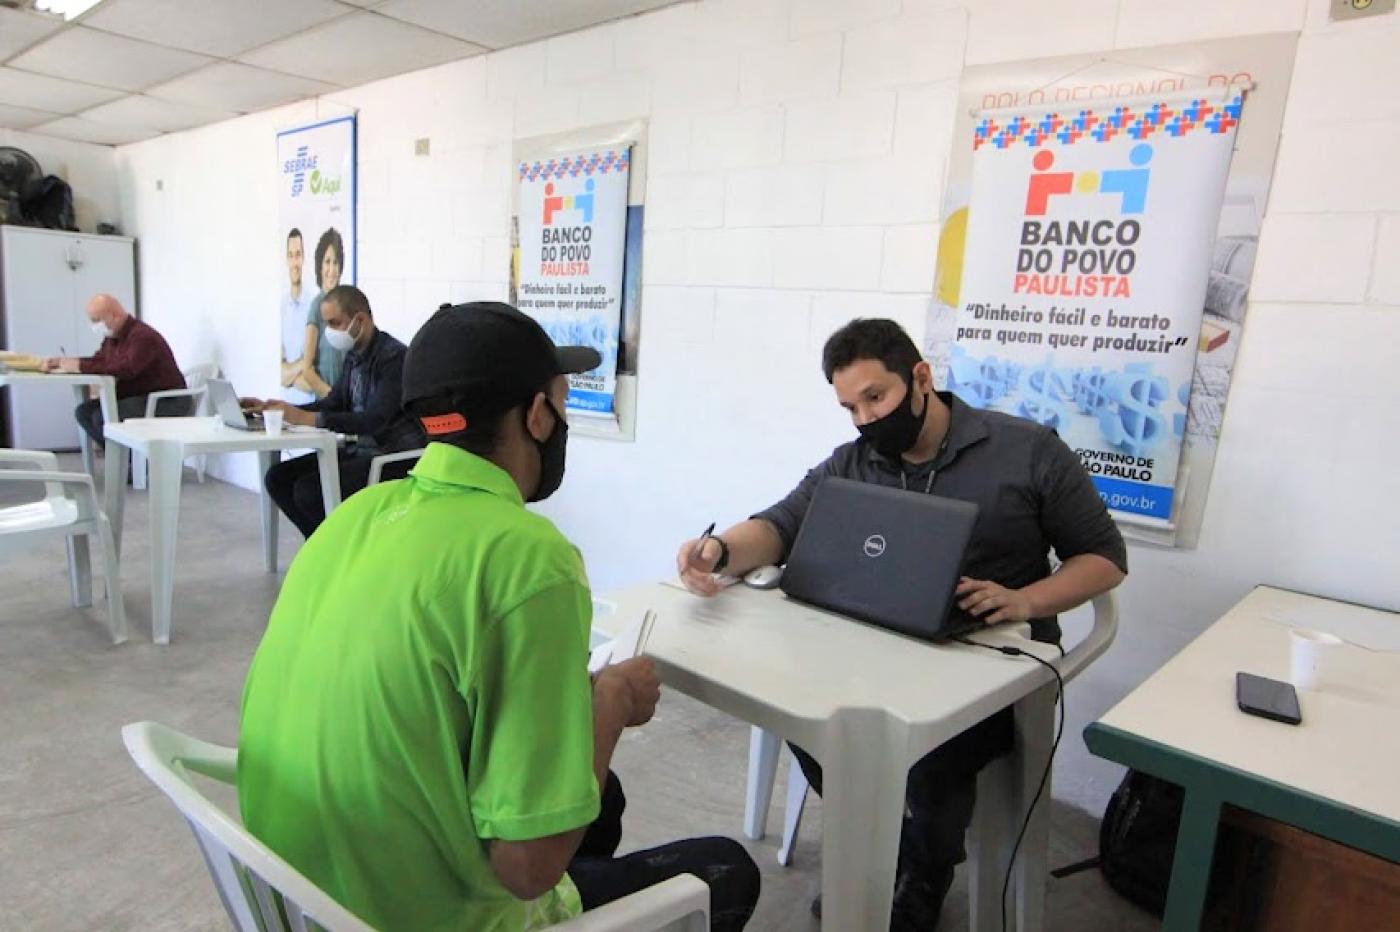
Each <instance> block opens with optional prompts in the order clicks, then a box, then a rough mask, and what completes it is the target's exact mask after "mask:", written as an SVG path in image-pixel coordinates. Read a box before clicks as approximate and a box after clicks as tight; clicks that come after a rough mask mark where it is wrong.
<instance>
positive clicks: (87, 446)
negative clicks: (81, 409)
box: [73, 385, 107, 478]
mask: <svg viewBox="0 0 1400 932" xmlns="http://www.w3.org/2000/svg"><path fill="white" fill-rule="evenodd" d="M73 397H74V398H75V399H77V402H78V404H82V403H83V402H84V401H87V388H86V386H83V385H74V386H73ZM75 407H76V405H75ZM102 414H103V418H104V419H105V418H106V415H107V412H106V411H103V412H102ZM78 452H79V453H81V454H82V455H83V472H85V473H87V474H88V475H89V476H92V477H93V478H96V477H97V474H96V473H95V472H93V471H92V438H90V437H89V436H88V435H87V431H85V430H83V429H82V427H79V428H78Z"/></svg>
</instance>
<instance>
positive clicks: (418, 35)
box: [238, 13, 485, 87]
mask: <svg viewBox="0 0 1400 932" xmlns="http://www.w3.org/2000/svg"><path fill="white" fill-rule="evenodd" d="M483 51H485V49H483V48H481V47H480V46H476V45H471V44H469V43H466V42H460V41H458V40H456V39H450V38H448V37H447V36H444V35H439V34H438V33H435V32H429V31H428V30H426V29H420V28H418V27H417V26H413V25H410V24H408V23H402V22H399V21H398V20H396V19H389V18H388V17H385V16H379V15H377V14H374V13H353V14H351V15H350V16H346V17H343V18H341V19H337V20H332V21H331V22H329V23H326V24H325V25H324V26H317V27H315V28H314V29H310V30H307V31H306V32H303V33H301V34H299V35H296V36H292V37H291V38H289V39H283V40H282V41H280V42H274V43H272V44H271V45H267V46H263V47H262V48H260V49H255V50H254V51H252V52H249V53H248V54H246V55H240V56H238V57H239V59H240V60H241V61H244V62H247V63H248V64H250V65H259V66H261V67H264V68H271V69H273V70H274V71H283V72H286V73H288V74H299V75H303V76H305V77H308V78H315V79H317V80H320V81H329V82H331V83H333V84H340V85H344V86H346V87H349V86H353V85H356V84H364V83H365V82H367V81H375V80H378V79H379V78H386V77H388V76H390V75H394V74H401V73H403V72H405V71H416V70H418V69H420V68H427V67H429V66H432V65H439V64H442V63H443V62H448V61H453V60H455V59H458V58H466V57H468V56H471V55H478V54H480V53H481V52H483Z"/></svg>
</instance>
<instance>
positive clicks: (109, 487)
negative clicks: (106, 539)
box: [102, 440, 127, 556]
mask: <svg viewBox="0 0 1400 932" xmlns="http://www.w3.org/2000/svg"><path fill="white" fill-rule="evenodd" d="M126 461H127V449H126V447H124V446H122V445H121V444H120V443H117V442H115V441H113V440H108V441H107V451H106V459H105V462H104V470H105V473H104V477H103V480H102V502H103V507H104V509H105V510H106V512H107V523H108V524H110V525H111V526H112V545H113V546H114V547H115V548H116V550H117V554H118V555H119V556H120V554H121V552H122V514H123V513H124V512H125V511H126Z"/></svg>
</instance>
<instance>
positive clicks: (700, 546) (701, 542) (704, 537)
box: [690, 521, 715, 563]
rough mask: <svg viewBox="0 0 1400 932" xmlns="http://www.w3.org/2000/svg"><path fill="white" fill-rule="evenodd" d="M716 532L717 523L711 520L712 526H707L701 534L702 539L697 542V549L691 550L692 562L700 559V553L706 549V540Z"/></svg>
mask: <svg viewBox="0 0 1400 932" xmlns="http://www.w3.org/2000/svg"><path fill="white" fill-rule="evenodd" d="M714 532H715V523H714V522H713V521H711V522H710V526H709V527H707V528H705V531H704V533H703V534H701V535H700V539H699V540H697V541H696V542H695V549H694V550H692V551H691V552H690V562H692V563H694V562H695V561H696V560H698V559H700V554H701V552H702V551H703V550H704V549H705V541H707V540H709V539H710V535H711V534H713V533H714Z"/></svg>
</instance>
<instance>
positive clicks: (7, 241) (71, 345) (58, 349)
mask: <svg viewBox="0 0 1400 932" xmlns="http://www.w3.org/2000/svg"><path fill="white" fill-rule="evenodd" d="M104 291H105V292H107V293H109V294H111V295H113V296H115V297H116V299H117V300H118V301H121V302H122V305H123V306H124V307H126V308H127V310H130V311H132V312H135V310H136V264H135V254H134V241H133V240H132V239H131V238H129V237H125V236H87V235H84V234H81V233H66V232H63V231H61V230H38V229H33V228H29V227H16V226H0V347H3V348H4V349H8V350H14V351H16V352H21V353H35V354H38V355H40V356H60V355H68V356H90V355H91V354H92V353H94V352H96V350H97V346H98V344H99V343H100V342H101V341H100V340H99V339H98V338H97V336H96V335H95V334H93V332H92V329H91V327H90V325H89V324H88V319H87V313H86V308H87V302H88V299H89V298H91V297H92V296H93V295H94V294H97V293H98V292H104ZM4 394H5V395H7V396H8V397H6V398H4V399H3V401H4V415H5V417H4V420H5V424H6V427H7V434H8V442H9V444H10V445H11V446H14V447H20V448H24V449H31V450H71V449H73V447H74V445H75V442H76V440H77V437H78V434H77V432H76V430H75V425H74V423H73V392H72V389H71V388H70V387H69V386H66V385H52V386H50V385H34V384H32V383H31V384H26V385H23V386H12V387H10V388H8V389H6V390H5V392H4Z"/></svg>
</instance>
